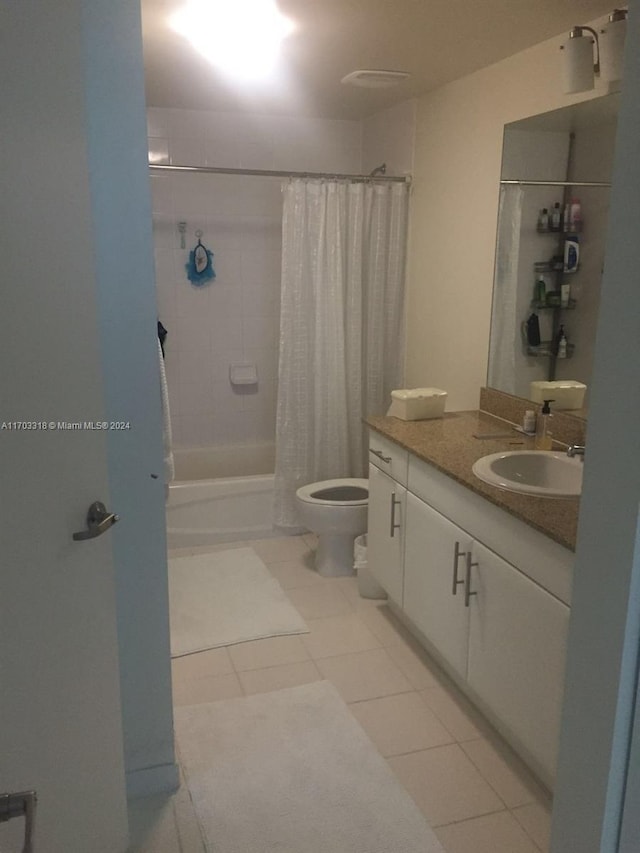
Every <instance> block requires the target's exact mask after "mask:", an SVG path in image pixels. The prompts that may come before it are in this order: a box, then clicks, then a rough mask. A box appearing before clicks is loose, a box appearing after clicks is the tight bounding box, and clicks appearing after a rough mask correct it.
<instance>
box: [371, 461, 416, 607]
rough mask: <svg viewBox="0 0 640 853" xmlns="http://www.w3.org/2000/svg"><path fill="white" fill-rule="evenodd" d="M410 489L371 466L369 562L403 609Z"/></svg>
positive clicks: (389, 593) (377, 576)
mask: <svg viewBox="0 0 640 853" xmlns="http://www.w3.org/2000/svg"><path fill="white" fill-rule="evenodd" d="M406 495H407V490H406V489H405V487H404V486H401V485H399V483H396V481H395V480H392V479H391V477H389V476H388V475H387V474H385V473H384V472H383V471H380V469H379V468H376V466H375V465H371V464H369V522H368V532H367V562H368V565H369V569H370V571H371V573H372V574H373V576H374V577H375V579H376V580H377V581H378V583H379V584H380V585H381V586H382V587H383V589H384V590H385V591H386V592H387V594H388V595H389V597H390V598H391V599H392V600H393V601H395V602H396V604H399V605H400V606H402V599H403V591H402V587H403V565H402V564H403V556H404V554H403V552H404V513H405V501H406Z"/></svg>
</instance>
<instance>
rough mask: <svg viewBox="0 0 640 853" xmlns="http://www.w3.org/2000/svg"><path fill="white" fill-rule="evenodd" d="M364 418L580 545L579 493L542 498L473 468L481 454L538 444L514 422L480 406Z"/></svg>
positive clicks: (516, 512)
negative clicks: (500, 484)
mask: <svg viewBox="0 0 640 853" xmlns="http://www.w3.org/2000/svg"><path fill="white" fill-rule="evenodd" d="M365 422H366V423H367V425H368V426H370V427H371V428H372V429H374V430H375V431H376V432H379V433H380V434H381V435H383V436H385V438H388V439H389V440H390V441H393V442H395V443H396V444H399V445H400V447H404V448H406V449H407V450H409V451H410V452H411V453H413V454H414V455H415V456H417V457H418V458H419V459H422V460H424V461H425V462H428V463H429V464H431V465H433V466H434V467H435V468H437V469H438V470H439V471H442V472H443V473H444V474H447V475H448V476H449V477H451V478H453V479H454V480H457V481H458V482H459V483H462V485H463V486H466V487H467V488H469V489H471V490H472V491H474V492H476V493H477V494H479V495H482V496H483V497H484V498H486V499H487V500H488V501H491V503H493V504H495V505H496V506H499V507H500V508H501V509H504V510H506V512H508V513H510V514H511V515H513V516H515V517H516V518H519V519H520V520H521V521H524V522H525V523H526V524H529V525H531V527H534V528H535V529H536V530H539V531H540V532H541V533H544V534H545V535H546V536H549V537H550V538H551V539H553V540H555V541H556V542H558V543H559V544H560V545H563V546H564V547H565V548H569V549H570V550H572V551H575V547H576V534H577V528H578V510H579V508H580V500H579V499H575V498H569V499H558V498H538V497H534V496H533V495H521V494H517V493H516V492H507V491H503V490H502V489H497V488H496V487H495V486H490V485H489V484H488V483H484V482H483V481H482V480H479V479H478V478H477V477H476V476H475V474H473V472H472V471H471V466H472V465H473V463H474V462H475V461H476V460H477V459H480V457H481V456H487V455H488V454H490V453H499V452H500V451H507V450H526V449H528V448H533V439H532V438H528V437H527V436H525V435H523V434H522V433H518V432H517V431H516V430H515V429H513V426H512V425H511V424H509V423H507V422H506V421H503V420H501V419H500V418H494V417H492V416H491V415H487V414H485V413H484V412H477V411H475V412H448V413H447V414H445V416H444V417H443V418H437V419H434V420H428V421H403V420H400V419H399V418H391V417H370V418H366V419H365ZM508 432H512V435H511V436H510V437H508V438H496V439H487V438H485V439H478V438H474V434H475V435H494V434H496V433H499V434H500V435H504V434H505V433H508Z"/></svg>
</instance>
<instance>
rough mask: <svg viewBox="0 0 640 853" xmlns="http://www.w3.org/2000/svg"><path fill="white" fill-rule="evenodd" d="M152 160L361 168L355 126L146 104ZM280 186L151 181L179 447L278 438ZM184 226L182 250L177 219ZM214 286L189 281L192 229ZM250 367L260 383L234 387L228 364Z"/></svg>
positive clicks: (254, 181) (203, 178)
mask: <svg viewBox="0 0 640 853" xmlns="http://www.w3.org/2000/svg"><path fill="white" fill-rule="evenodd" d="M148 130H149V150H150V153H151V157H152V158H155V159H157V161H158V162H171V163H173V164H187V165H196V166H197V165H212V166H222V167H226V168H249V169H277V170H287V171H291V170H293V171H323V172H324V171H329V172H346V173H352V172H360V170H361V125H360V122H351V121H329V120H320V119H305V118H301V119H295V118H286V117H268V116H259V115H250V116H247V115H236V114H226V113H214V112H199V111H198V112H196V111H186V110H185V111H181V110H168V109H158V108H151V109H149V110H148ZM280 187H281V181H280V180H278V179H275V178H260V177H244V176H229V175H183V174H181V175H176V174H168V175H153V177H152V195H153V221H154V241H155V261H156V280H157V292H158V306H159V313H160V319H161V320H162V322H163V323H164V325H165V326H166V327H167V329H168V330H169V336H168V338H167V346H166V360H165V364H166V369H167V381H168V385H169V395H170V404H171V414H172V426H173V430H174V443H175V445H176V446H177V447H193V446H207V445H228V444H254V443H256V442H269V441H274V438H275V409H276V387H277V386H276V380H277V363H278V342H279V311H280V302H279V297H280V255H281V223H282V200H281V189H280ZM179 221H186V222H187V248H186V249H185V250H182V249H181V248H180V236H179V233H178V228H177V225H178V222H179ZM196 229H201V230H202V231H203V237H202V241H203V243H204V244H205V245H206V246H207V247H208V248H209V249H211V250H212V251H213V252H214V269H215V270H216V279H215V280H214V281H212V282H211V283H209V284H207V285H206V286H204V287H194V286H193V285H191V284H190V282H189V281H188V280H187V277H186V273H185V269H184V264H185V262H186V261H187V258H188V253H189V250H190V249H191V248H193V246H194V244H195V230H196ZM238 361H249V362H254V363H255V364H256V365H257V369H258V379H259V382H258V386H257V388H256V387H255V386H248V387H245V388H242V387H236V388H234V387H232V386H231V384H230V382H229V365H230V364H231V363H233V362H238Z"/></svg>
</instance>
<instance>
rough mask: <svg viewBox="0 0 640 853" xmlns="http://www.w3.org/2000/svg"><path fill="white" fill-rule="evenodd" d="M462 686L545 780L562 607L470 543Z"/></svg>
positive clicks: (552, 739)
mask: <svg viewBox="0 0 640 853" xmlns="http://www.w3.org/2000/svg"><path fill="white" fill-rule="evenodd" d="M473 561H474V562H477V564H478V565H477V566H474V568H473V570H472V577H471V587H472V590H473V591H474V592H476V593H477V594H476V595H474V596H473V597H472V598H471V601H470V612H471V624H470V631H469V665H468V673H467V679H468V682H469V686H470V687H471V688H473V690H474V691H475V693H477V695H478V696H479V697H480V698H481V699H482V700H483V701H484V702H486V704H487V705H488V706H489V707H490V708H494V709H495V711H496V714H497V715H498V716H499V717H500V719H501V720H503V722H504V723H505V724H506V725H507V726H508V728H509V729H510V730H511V732H513V734H514V735H515V736H516V737H517V738H518V740H520V742H521V743H522V744H523V746H524V747H525V748H526V749H527V750H528V751H529V752H530V754H531V755H532V756H533V757H534V758H535V760H536V761H537V762H538V765H539V769H540V770H541V771H542V773H543V774H544V776H545V781H546V782H547V783H548V784H551V783H552V781H553V779H554V777H555V771H556V761H557V753H558V739H559V734H560V715H561V711H562V695H563V689H564V668H565V655H566V646H567V631H568V627H569V608H568V607H567V606H566V604H563V603H562V602H561V601H558V599H557V598H554V596H552V595H550V594H549V593H548V592H547V591H546V590H544V589H542V588H541V587H539V586H538V585H537V584H535V583H533V581H531V580H529V578H527V577H525V575H523V574H522V573H521V572H519V571H518V570H517V569H515V568H514V567H513V566H511V565H510V564H509V563H507V562H506V561H505V560H503V559H502V558H501V557H499V556H498V555H497V554H494V553H493V551H490V550H489V549H488V548H485V547H484V546H483V545H480V544H479V543H478V542H475V543H474V545H473Z"/></svg>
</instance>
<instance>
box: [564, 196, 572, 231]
mask: <svg viewBox="0 0 640 853" xmlns="http://www.w3.org/2000/svg"><path fill="white" fill-rule="evenodd" d="M570 220H571V205H570V204H569V202H567V203H566V204H565V206H564V213H563V215H562V230H563V231H564V232H565V234H567V233H568V232H569V223H570Z"/></svg>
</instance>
